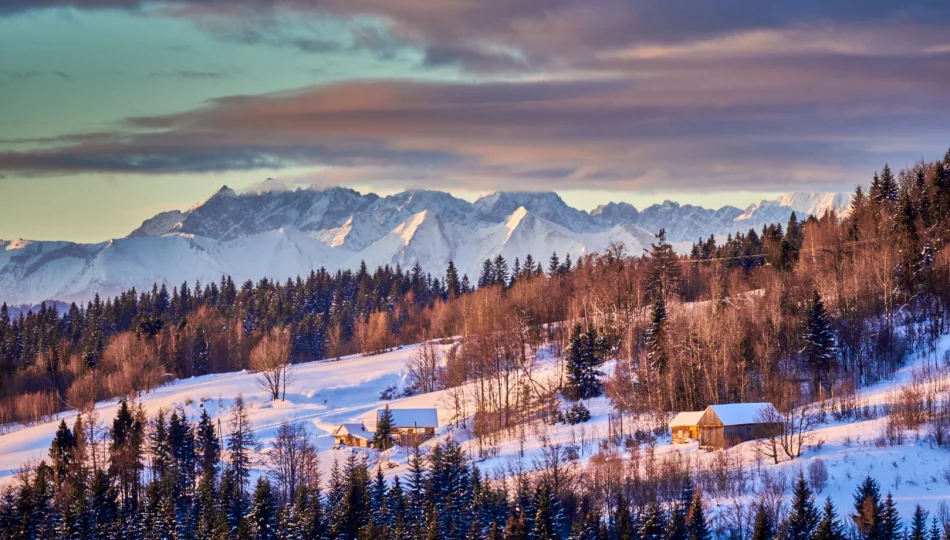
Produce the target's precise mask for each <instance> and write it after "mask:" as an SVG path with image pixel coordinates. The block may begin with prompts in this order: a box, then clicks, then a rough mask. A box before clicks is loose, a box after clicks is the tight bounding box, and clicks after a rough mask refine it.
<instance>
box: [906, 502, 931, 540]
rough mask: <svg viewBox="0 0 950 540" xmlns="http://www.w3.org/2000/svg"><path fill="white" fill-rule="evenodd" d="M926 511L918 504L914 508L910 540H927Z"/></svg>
mask: <svg viewBox="0 0 950 540" xmlns="http://www.w3.org/2000/svg"><path fill="white" fill-rule="evenodd" d="M927 517H928V515H927V511H926V510H924V509H923V508H921V506H920V504H918V505H917V506H916V507H915V508H914V517H913V520H912V521H911V525H910V540H928V538H927Z"/></svg>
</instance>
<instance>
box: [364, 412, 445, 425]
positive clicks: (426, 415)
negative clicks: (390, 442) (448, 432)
mask: <svg viewBox="0 0 950 540" xmlns="http://www.w3.org/2000/svg"><path fill="white" fill-rule="evenodd" d="M384 410H385V409H377V410H376V418H377V419H378V418H379V415H381V414H383V411H384ZM389 412H391V413H392V415H393V427H394V428H411V427H416V428H424V427H431V428H437V427H439V412H438V410H436V409H389Z"/></svg>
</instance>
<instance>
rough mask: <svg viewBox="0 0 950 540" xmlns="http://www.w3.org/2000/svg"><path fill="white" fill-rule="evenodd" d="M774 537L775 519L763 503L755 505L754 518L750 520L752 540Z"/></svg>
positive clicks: (769, 539)
mask: <svg viewBox="0 0 950 540" xmlns="http://www.w3.org/2000/svg"><path fill="white" fill-rule="evenodd" d="M773 538H775V521H774V520H773V519H772V514H771V513H770V512H769V510H768V509H767V508H766V507H765V505H764V504H761V503H759V504H758V505H756V507H755V518H753V522H752V540H772V539H773Z"/></svg>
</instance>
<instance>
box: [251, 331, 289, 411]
mask: <svg viewBox="0 0 950 540" xmlns="http://www.w3.org/2000/svg"><path fill="white" fill-rule="evenodd" d="M251 369H253V370H254V371H257V372H258V379H257V382H258V384H259V385H260V387H261V388H262V389H263V390H265V391H267V392H268V393H269V394H270V395H271V398H272V399H273V400H274V401H277V398H280V399H281V401H283V400H284V399H286V397H287V385H288V384H289V383H290V382H292V375H291V372H290V332H288V331H287V329H285V328H274V329H273V330H271V332H270V333H268V334H265V335H264V337H262V338H261V340H260V341H259V342H258V343H257V346H255V347H254V349H253V350H252V351H251Z"/></svg>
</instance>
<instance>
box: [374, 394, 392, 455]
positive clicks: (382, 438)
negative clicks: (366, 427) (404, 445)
mask: <svg viewBox="0 0 950 540" xmlns="http://www.w3.org/2000/svg"><path fill="white" fill-rule="evenodd" d="M392 434H393V413H392V411H390V410H389V405H386V406H385V407H384V408H383V409H382V410H381V411H379V415H378V417H377V420H376V434H375V435H374V436H373V443H374V444H375V445H376V448H379V449H380V450H389V448H390V447H392V444H393V440H392Z"/></svg>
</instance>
